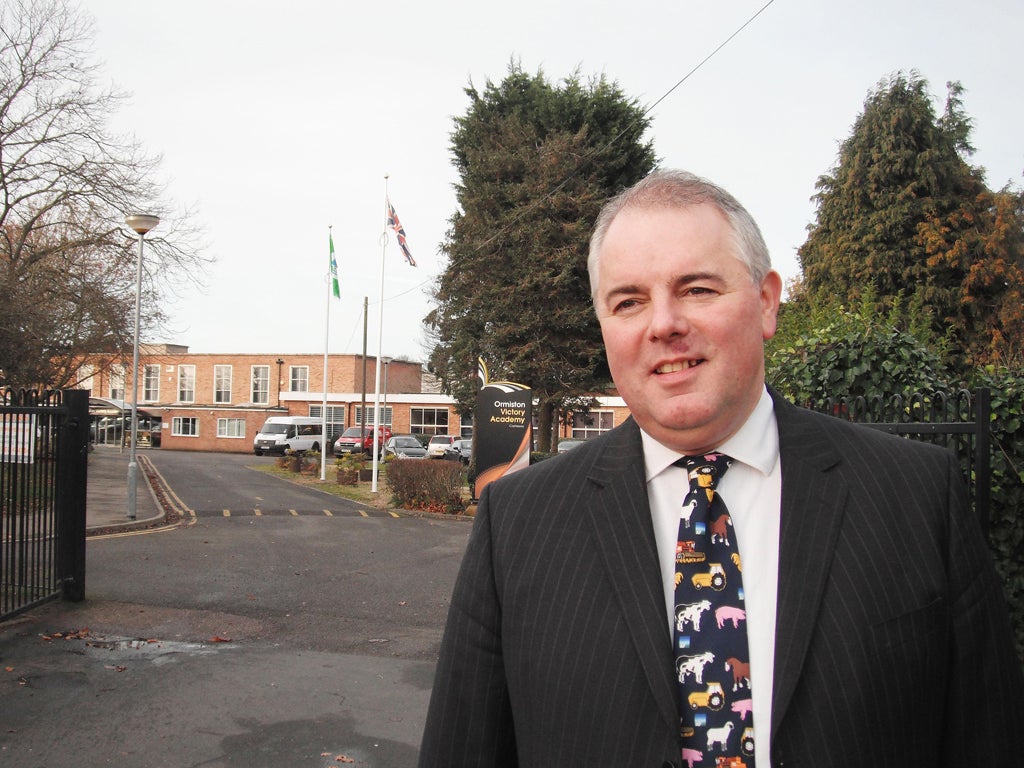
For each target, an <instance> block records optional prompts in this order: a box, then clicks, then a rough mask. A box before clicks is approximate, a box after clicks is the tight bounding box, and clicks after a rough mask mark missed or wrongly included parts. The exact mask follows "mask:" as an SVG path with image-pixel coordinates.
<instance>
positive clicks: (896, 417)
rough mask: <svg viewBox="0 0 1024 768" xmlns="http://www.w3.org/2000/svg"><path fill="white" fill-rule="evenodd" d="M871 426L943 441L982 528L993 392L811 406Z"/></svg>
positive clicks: (988, 475)
mask: <svg viewBox="0 0 1024 768" xmlns="http://www.w3.org/2000/svg"><path fill="white" fill-rule="evenodd" d="M815 410H819V411H821V412H823V413H828V414H830V415H832V416H837V417H839V418H843V419H848V420H849V421H855V422H857V423H859V424H863V425H864V426H867V427H872V428H873V429H880V430H882V431H884V432H889V433H890V434H895V435H906V436H907V437H912V438H913V439H915V440H923V441H926V442H930V443H936V444H938V445H942V446H944V447H946V448H948V449H950V450H951V451H953V452H954V453H955V454H956V455H957V458H958V459H959V460H960V468H961V469H962V470H963V473H964V481H965V482H966V484H967V489H968V493H969V495H970V500H971V505H972V507H973V509H974V513H975V514H976V515H977V516H978V520H979V521H980V522H981V527H982V529H983V530H985V531H986V532H987V531H988V524H989V507H990V505H991V481H992V457H991V454H990V451H991V436H990V434H989V424H990V422H991V415H992V405H991V391H990V390H988V389H985V388H979V389H976V390H974V392H973V393H972V392H970V391H969V390H966V389H961V390H957V391H955V392H931V393H922V392H916V393H914V394H912V395H908V396H906V397H901V396H900V395H893V396H891V397H873V398H869V399H865V398H863V397H856V398H841V399H838V400H833V399H831V398H830V399H827V400H826V401H825V402H824V403H822V404H821V405H820V406H819V407H817V408H815Z"/></svg>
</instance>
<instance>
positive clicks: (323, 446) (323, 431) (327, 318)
mask: <svg viewBox="0 0 1024 768" xmlns="http://www.w3.org/2000/svg"><path fill="white" fill-rule="evenodd" d="M332 229H333V226H328V227H327V241H328V242H329V243H330V257H329V259H330V260H329V261H328V264H327V311H326V312H324V385H323V390H324V391H323V404H322V405H321V409H320V482H323V481H324V480H326V479H327V461H326V459H327V349H328V342H329V339H330V335H331V293H333V291H334V280H335V273H334V235H333V234H332V232H331V230H332Z"/></svg>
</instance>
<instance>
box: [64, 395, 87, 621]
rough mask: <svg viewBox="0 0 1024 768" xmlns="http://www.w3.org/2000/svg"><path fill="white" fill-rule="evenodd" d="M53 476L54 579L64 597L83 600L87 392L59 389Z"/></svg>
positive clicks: (71, 599) (77, 600)
mask: <svg viewBox="0 0 1024 768" xmlns="http://www.w3.org/2000/svg"><path fill="white" fill-rule="evenodd" d="M63 396H64V405H65V407H66V408H67V415H66V417H65V420H64V424H63V425H62V428H61V435H60V453H59V458H58V464H57V466H58V475H57V531H58V533H57V578H58V580H59V581H60V586H61V595H62V597H63V598H64V599H65V600H70V601H72V602H79V601H81V600H84V599H85V503H86V502H85V498H86V488H87V487H88V474H89V391H88V390H85V389H66V390H64V392H63Z"/></svg>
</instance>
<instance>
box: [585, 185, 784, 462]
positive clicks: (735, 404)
mask: <svg viewBox="0 0 1024 768" xmlns="http://www.w3.org/2000/svg"><path fill="white" fill-rule="evenodd" d="M735 254H736V246H735V244H734V238H733V237H732V230H731V228H730V226H729V223H728V221H727V220H726V218H725V216H724V215H722V214H721V213H719V211H718V210H717V209H715V208H714V207H713V206H710V205H697V206H692V207H689V208H674V209H673V208H662V207H655V208H626V209H624V210H623V211H622V212H620V213H619V214H618V215H617V216H616V217H615V219H614V220H613V221H612V224H611V226H610V227H609V229H608V232H607V233H606V235H605V238H604V243H603V245H602V247H601V252H600V261H599V263H598V287H597V300H596V307H597V316H598V319H599V320H600V323H601V333H602V335H603V336H604V343H605V347H606V349H607V352H608V363H609V365H610V367H611V372H612V378H613V379H614V380H615V385H616V387H617V388H618V390H619V393H620V394H621V395H622V397H623V399H625V401H626V404H627V405H628V406H629V408H630V411H631V412H632V414H633V417H634V418H635V419H636V421H637V423H638V424H639V425H640V426H641V427H642V428H643V429H644V431H646V432H647V433H648V434H649V435H651V436H652V437H653V438H655V439H656V440H658V442H660V443H662V444H664V445H667V446H669V447H671V448H674V449H675V450H678V451H680V452H682V453H690V454H692V453H701V452H705V451H709V450H711V449H712V448H715V447H716V446H717V445H719V444H721V443H722V442H723V441H724V440H725V439H726V438H728V437H730V436H731V435H732V434H733V433H735V432H736V430H738V429H739V428H740V426H742V424H743V422H744V421H746V419H747V417H748V416H749V415H750V413H751V411H752V410H753V409H754V406H755V405H756V404H757V401H758V398H759V397H760V396H761V391H762V390H763V388H764V340H765V339H769V338H771V337H772V336H773V335H774V334H775V322H776V315H777V313H778V308H779V299H780V296H781V293H782V280H781V278H780V277H779V275H778V274H777V273H775V272H770V273H769V274H768V275H767V276H766V277H765V278H764V280H762V281H761V283H760V284H759V285H758V284H755V283H754V282H753V281H752V280H751V277H750V272H749V271H748V270H747V267H746V265H745V264H744V263H743V262H742V261H740V260H739V258H738V257H737V256H736V255H735Z"/></svg>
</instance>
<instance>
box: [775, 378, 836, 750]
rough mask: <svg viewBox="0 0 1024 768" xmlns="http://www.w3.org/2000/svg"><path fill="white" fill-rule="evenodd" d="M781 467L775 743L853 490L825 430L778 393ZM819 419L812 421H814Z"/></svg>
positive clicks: (777, 416) (794, 686) (815, 621)
mask: <svg viewBox="0 0 1024 768" xmlns="http://www.w3.org/2000/svg"><path fill="white" fill-rule="evenodd" d="M772 394H773V397H774V399H775V414H776V418H777V420H778V425H779V453H780V461H781V462H782V519H781V530H780V552H779V593H778V606H777V609H776V629H775V670H774V685H773V689H774V690H773V691H772V723H771V734H772V738H773V739H774V738H775V734H776V732H777V730H778V727H779V724H780V723H781V722H782V719H783V717H784V716H785V714H786V709H787V708H788V706H789V702H790V699H791V698H792V695H793V691H794V690H795V688H796V684H797V681H798V680H799V678H800V672H801V669H802V668H803V664H804V659H805V657H806V654H807V648H808V645H809V644H810V640H811V636H812V634H813V632H814V629H815V626H816V624H817V619H818V615H819V613H820V610H821V600H822V595H823V593H824V589H825V583H826V580H827V578H828V573H829V570H830V568H831V565H832V558H833V555H834V552H835V543H836V536H837V535H838V532H839V528H840V523H841V522H842V518H843V512H844V509H845V507H846V498H847V493H848V490H847V486H846V483H845V482H843V481H842V480H841V479H839V478H838V477H837V476H836V473H830V472H829V471H828V470H830V469H831V468H832V467H834V466H835V465H836V464H837V463H839V461H840V460H841V457H840V456H839V454H838V453H837V451H836V449H835V447H834V445H833V444H832V443H831V442H830V441H829V440H827V439H826V438H825V437H824V436H823V434H822V430H821V421H820V420H818V419H816V418H814V419H813V422H812V420H811V419H808V418H806V417H807V416H808V415H809V414H805V413H804V412H802V411H801V410H800V409H798V408H796V407H795V406H793V405H791V404H789V403H786V402H785V401H783V400H782V399H781V398H779V397H777V396H775V393H772ZM809 422H812V423H809Z"/></svg>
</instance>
